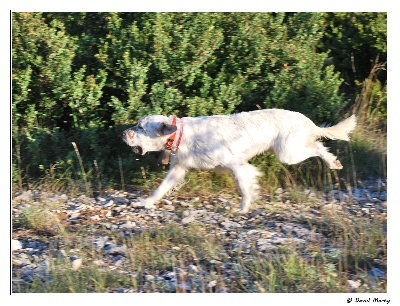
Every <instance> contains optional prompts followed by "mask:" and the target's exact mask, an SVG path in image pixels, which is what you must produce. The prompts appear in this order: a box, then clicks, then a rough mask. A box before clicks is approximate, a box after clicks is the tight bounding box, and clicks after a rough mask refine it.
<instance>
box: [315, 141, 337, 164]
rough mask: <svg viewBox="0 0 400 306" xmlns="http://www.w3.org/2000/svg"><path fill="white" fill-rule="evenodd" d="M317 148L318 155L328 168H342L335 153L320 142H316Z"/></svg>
mask: <svg viewBox="0 0 400 306" xmlns="http://www.w3.org/2000/svg"><path fill="white" fill-rule="evenodd" d="M316 145H317V148H318V156H320V157H321V158H322V160H323V161H324V162H325V163H326V164H327V165H328V167H329V168H330V169H342V168H343V166H342V164H341V163H340V161H339V160H338V159H337V157H336V156H335V155H333V154H332V153H330V152H328V149H327V148H325V147H324V146H323V144H322V143H320V142H316Z"/></svg>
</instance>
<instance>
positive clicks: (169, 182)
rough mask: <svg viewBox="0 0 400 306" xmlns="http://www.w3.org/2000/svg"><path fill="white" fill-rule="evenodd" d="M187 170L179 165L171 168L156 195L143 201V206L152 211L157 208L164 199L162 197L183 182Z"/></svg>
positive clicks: (155, 192)
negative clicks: (157, 203) (156, 204)
mask: <svg viewBox="0 0 400 306" xmlns="http://www.w3.org/2000/svg"><path fill="white" fill-rule="evenodd" d="M185 174H186V169H185V168H184V167H181V166H179V165H174V166H171V168H170V169H169V171H168V173H167V176H166V177H165V178H164V180H163V181H162V183H161V185H160V186H159V187H158V188H157V189H156V191H154V193H153V194H152V195H151V196H150V197H148V198H147V199H145V200H143V201H142V202H141V204H144V207H145V208H146V209H151V208H154V207H155V205H154V204H155V203H156V202H157V201H159V200H161V199H162V197H163V196H164V195H165V194H166V193H167V192H168V191H169V190H171V188H173V187H174V186H176V184H178V183H179V182H181V181H182V180H183V179H184V178H185Z"/></svg>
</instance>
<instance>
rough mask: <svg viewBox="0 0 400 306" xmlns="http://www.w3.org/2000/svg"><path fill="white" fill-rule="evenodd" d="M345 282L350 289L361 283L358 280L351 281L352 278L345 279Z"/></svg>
mask: <svg viewBox="0 0 400 306" xmlns="http://www.w3.org/2000/svg"><path fill="white" fill-rule="evenodd" d="M347 283H348V284H349V287H350V289H353V290H355V289H357V288H358V287H360V285H361V281H360V280H356V281H353V280H351V279H349V280H347Z"/></svg>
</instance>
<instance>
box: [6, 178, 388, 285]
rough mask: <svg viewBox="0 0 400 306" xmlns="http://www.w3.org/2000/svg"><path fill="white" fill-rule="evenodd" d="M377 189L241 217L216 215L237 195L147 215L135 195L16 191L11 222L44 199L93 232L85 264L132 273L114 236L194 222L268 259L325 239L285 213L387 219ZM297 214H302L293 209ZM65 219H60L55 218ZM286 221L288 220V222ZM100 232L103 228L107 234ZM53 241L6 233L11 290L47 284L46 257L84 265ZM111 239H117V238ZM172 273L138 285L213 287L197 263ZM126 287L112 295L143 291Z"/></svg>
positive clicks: (180, 202) (377, 272)
mask: <svg viewBox="0 0 400 306" xmlns="http://www.w3.org/2000/svg"><path fill="white" fill-rule="evenodd" d="M379 184H381V185H380V186H379V188H377V187H376V184H374V183H370V184H364V185H365V186H368V187H367V188H353V189H352V190H351V192H348V191H346V190H343V191H340V192H332V193H329V194H328V195H323V194H322V195H321V194H317V193H316V192H314V191H311V192H310V190H304V194H305V195H307V196H308V198H313V201H316V200H315V199H317V200H318V206H313V207H312V208H308V209H304V206H301V205H296V202H295V201H291V202H290V204H288V205H290V206H287V204H285V209H282V210H277V211H273V212H271V211H269V210H267V209H264V208H262V209H261V208H260V206H259V208H257V209H254V210H253V211H251V212H250V213H249V214H246V215H243V216H241V215H239V216H238V215H237V214H232V213H230V212H229V211H226V210H225V209H223V210H222V212H221V208H223V207H230V206H231V207H232V209H234V208H236V207H238V206H239V204H238V200H237V197H236V196H232V195H225V194H221V195H219V196H217V197H215V198H212V197H209V198H207V197H201V198H200V197H195V198H185V199H179V198H178V199H177V198H172V197H170V198H168V197H167V198H165V199H163V200H161V203H160V204H157V205H156V207H157V208H156V209H154V210H151V211H148V210H145V209H143V208H144V207H143V204H141V203H142V202H140V201H141V200H142V198H140V197H139V196H142V195H141V194H140V193H139V192H137V193H136V192H134V193H127V192H119V191H114V192H111V193H109V194H105V195H103V196H102V197H96V198H89V197H86V196H85V195H82V196H79V197H69V196H67V195H65V194H61V195H56V194H44V193H40V192H37V191H33V190H28V191H25V192H22V193H18V194H15V197H14V199H13V209H12V215H13V217H19V216H21V215H22V214H23V210H24V208H26V207H27V206H29V205H32V204H33V203H37V204H40V202H37V201H39V200H38V199H40V200H41V201H45V200H46V199H49V200H50V201H53V202H55V203H59V207H57V215H58V216H59V218H60V222H64V226H75V227H76V226H82V228H83V227H84V226H86V227H87V230H88V231H89V230H90V231H92V232H93V235H92V236H89V237H92V238H91V241H87V243H89V244H92V246H93V248H94V250H95V252H94V253H95V254H96V256H95V257H96V258H93V259H90V258H85V265H86V264H88V265H90V264H94V265H96V266H98V267H99V268H101V269H108V270H109V271H117V272H118V273H133V272H134V271H130V270H129V269H131V266H130V263H129V256H130V254H129V252H130V250H129V249H128V246H127V245H126V244H123V243H118V242H117V240H116V239H117V238H116V237H120V238H122V239H125V238H126V237H130V236H132V235H135V234H137V233H140V232H143V231H147V230H149V229H150V228H153V227H162V226H164V225H165V224H169V223H173V224H177V225H181V226H182V225H183V226H187V225H189V224H190V223H193V222H196V224H200V225H201V226H203V227H206V228H207V230H208V231H209V235H211V236H213V237H219V239H222V240H223V241H225V242H224V243H226V245H227V246H229V248H231V249H232V252H241V254H242V255H241V256H243V258H244V260H245V258H246V256H250V255H248V254H251V253H252V252H259V253H260V254H261V255H260V256H268V253H270V252H271V251H273V250H275V249H278V248H281V247H282V246H285V245H288V244H301V245H304V246H306V245H307V243H308V242H309V241H312V240H313V241H314V240H321V241H325V240H324V239H326V238H325V236H324V235H323V234H322V233H318V232H316V231H315V230H313V231H312V230H311V228H310V227H309V226H308V224H307V222H302V223H296V222H294V221H289V219H288V218H287V216H289V215H292V216H296V217H300V216H302V217H303V218H304V219H305V220H307V219H309V220H313V221H315V220H317V219H318V218H321V213H323V212H324V211H326V212H335V213H339V212H340V213H353V214H361V216H362V217H363V218H372V216H375V218H376V217H378V216H380V217H386V213H387V203H386V196H387V194H386V191H385V190H384V188H383V184H386V181H382V180H381V181H380V183H379ZM374 186H375V187H374ZM275 195H279V197H278V199H279V203H281V204H282V205H283V203H282V202H281V201H283V200H282V199H283V198H284V197H285V198H286V200H285V201H287V200H288V194H287V192H286V191H285V190H284V189H282V188H278V189H277V190H276V191H275ZM274 198H275V197H274V196H272V197H271V196H270V195H262V196H261V199H262V201H264V202H265V204H266V206H265V207H269V204H271V203H270V202H271V201H275V200H274ZM350 200H351V201H350ZM345 201H349V203H348V204H347V203H346V202H345ZM274 203H275V202H274ZM129 204H130V205H129ZM262 207H264V206H262ZM182 209H183V210H184V211H183V212H182ZM300 209H304V210H303V211H300ZM64 215H66V216H67V217H66V218H61V216H64ZM68 218H69V219H68ZM68 220H70V221H73V222H69V221H68ZM292 220H295V219H293V218H292ZM107 231H109V232H108V234H107ZM120 238H119V239H120ZM46 239H47V240H46ZM205 239H207V237H205ZM57 240H58V238H57V237H50V238H45V237H43V239H42V238H40V237H39V238H38V237H36V236H35V237H34V236H32V237H31V236H30V234H29V232H25V233H21V234H19V229H18V228H17V229H15V230H14V231H13V239H12V252H13V253H12V263H13V267H12V278H13V280H12V284H13V290H17V289H16V288H17V287H18V286H17V284H21V283H26V284H29V283H32V280H33V279H40V280H46V279H48V277H49V276H48V275H49V269H50V267H49V263H50V259H56V258H65V259H68V260H69V262H70V264H71V270H72V271H78V270H79V269H82V266H83V265H84V264H83V262H82V258H81V257H80V256H79V250H77V249H75V250H72V249H70V250H68V249H67V248H66V246H65V245H58V244H57V243H56V241H57ZM118 241H119V242H121V240H118ZM122 241H124V240H122ZM50 242H51V243H50ZM184 249H185V248H184V247H182V246H174V247H172V248H171V250H169V251H168V252H170V254H173V255H174V256H176V255H179V254H180V253H181V252H184V251H185V250H184ZM331 249H332V252H333V247H332V248H329V247H327V249H326V253H327V254H330V253H331V252H330V250H331ZM66 250H68V252H67V251H66ZM337 252H339V251H337ZM337 252H336V253H337ZM71 254H72V255H71ZM224 256H227V255H224ZM249 258H251V257H249ZM210 260H211V261H212V262H213V265H215V266H218V269H222V270H223V271H225V272H223V273H226V275H231V274H232V273H233V272H232V271H234V270H235V271H236V270H237V271H240V273H242V274H243V275H245V273H246V271H245V270H243V268H242V267H241V266H240V265H238V266H234V265H231V264H228V263H226V262H225V261H224V260H223V257H222V258H217V257H216V258H212V259H210V258H208V262H209V263H211V261H210ZM222 267H223V268H222ZM171 269H172V268H171ZM172 270H173V271H159V272H158V273H157V274H155V275H153V274H146V273H144V276H142V277H143V279H142V280H141V281H140V282H138V283H139V284H143V283H144V284H146V283H145V282H153V281H155V282H162V283H164V284H165V286H166V288H170V290H172V291H173V290H178V289H179V288H180V289H182V290H183V289H184V290H186V291H188V292H201V291H198V290H201V288H202V284H203V288H204V287H206V288H208V289H212V288H215V287H216V286H217V281H216V280H212V278H213V275H211V273H210V271H208V272H207V270H206V269H203V267H202V266H201V264H199V265H195V264H191V265H188V266H187V267H185V268H183V269H181V268H175V269H172ZM179 275H185V279H186V278H187V281H186V282H181V281H180V280H179V277H178V276H179ZM200 276H201V280H200V278H199V277H200ZM367 276H368V279H369V284H370V285H371V284H372V285H373V284H376V283H379V281H380V279H382V278H385V277H386V273H385V271H383V270H382V268H381V266H380V264H379V262H378V261H377V263H376V267H374V266H372V267H371V268H370V269H369V270H368V272H367ZM196 277H197V278H196ZM144 281H145V282H144ZM244 281H245V280H244ZM204 282H205V283H204ZM361 284H362V283H361V281H360V279H349V280H348V285H349V288H350V290H357V288H359V287H360V286H361ZM143 286H144V285H143ZM150 287H151V286H150ZM118 290H119V291H118ZM132 290H133V288H116V289H115V291H114V292H137V291H141V292H145V289H144V287H141V288H138V289H137V291H136V290H133V291H132ZM196 290H197V291H196ZM226 290H227V289H226V288H225V287H223V286H222V285H221V286H218V290H217V289H215V291H218V292H226Z"/></svg>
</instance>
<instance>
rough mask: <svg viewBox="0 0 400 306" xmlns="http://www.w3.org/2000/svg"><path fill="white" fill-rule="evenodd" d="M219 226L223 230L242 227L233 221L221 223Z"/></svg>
mask: <svg viewBox="0 0 400 306" xmlns="http://www.w3.org/2000/svg"><path fill="white" fill-rule="evenodd" d="M221 225H222V227H223V228H225V229H232V228H240V227H242V226H241V225H240V224H239V223H237V222H233V221H225V222H221Z"/></svg>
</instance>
